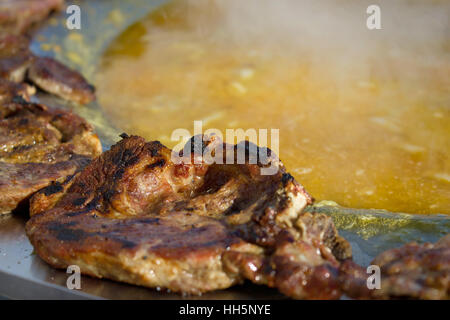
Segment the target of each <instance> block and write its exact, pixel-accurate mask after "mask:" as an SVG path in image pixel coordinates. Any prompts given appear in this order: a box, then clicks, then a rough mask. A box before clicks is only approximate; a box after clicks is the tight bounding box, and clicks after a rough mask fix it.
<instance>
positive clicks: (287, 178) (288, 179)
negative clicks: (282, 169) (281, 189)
mask: <svg viewBox="0 0 450 320" xmlns="http://www.w3.org/2000/svg"><path fill="white" fill-rule="evenodd" d="M294 180H295V179H294V177H293V176H291V175H290V174H289V173H283V175H282V176H281V182H282V183H283V186H286V185H287V184H288V183H289V182H292V181H294Z"/></svg>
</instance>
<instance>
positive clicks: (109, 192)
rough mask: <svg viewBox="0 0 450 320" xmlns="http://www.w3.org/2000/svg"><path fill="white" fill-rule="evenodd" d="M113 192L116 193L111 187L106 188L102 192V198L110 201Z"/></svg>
mask: <svg viewBox="0 0 450 320" xmlns="http://www.w3.org/2000/svg"><path fill="white" fill-rule="evenodd" d="M115 194H116V192H115V191H114V190H113V189H108V190H105V191H104V192H103V198H104V199H105V200H106V201H110V200H111V199H112V197H114V195H115Z"/></svg>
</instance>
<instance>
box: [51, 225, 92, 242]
mask: <svg viewBox="0 0 450 320" xmlns="http://www.w3.org/2000/svg"><path fill="white" fill-rule="evenodd" d="M76 224H77V222H75V221H74V222H69V223H59V222H52V223H50V224H49V226H48V229H49V230H50V231H51V232H52V233H53V234H54V235H55V237H56V239H58V240H61V241H82V240H84V239H86V238H87V237H89V236H90V235H91V233H89V232H86V231H84V230H81V229H72V228H70V227H73V226H75V225H76Z"/></svg>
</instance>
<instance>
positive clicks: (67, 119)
mask: <svg viewBox="0 0 450 320" xmlns="http://www.w3.org/2000/svg"><path fill="white" fill-rule="evenodd" d="M0 146H1V148H0V213H8V212H11V211H12V210H14V209H15V208H16V207H17V206H18V205H19V204H20V203H21V202H23V201H25V200H27V199H28V198H29V196H30V195H32V194H33V193H34V192H36V191H37V190H39V189H41V188H43V187H45V186H48V185H49V184H50V183H51V182H52V181H57V180H61V179H63V180H64V178H65V177H67V176H68V175H71V174H74V173H75V172H76V171H77V170H79V169H81V168H82V167H84V166H85V165H86V164H87V163H88V162H89V160H90V159H91V158H93V157H95V156H97V155H99V154H100V153H101V145H100V140H99V139H98V137H97V136H96V135H95V134H94V133H93V132H92V127H91V126H90V125H89V124H87V123H86V122H85V121H84V120H83V119H81V118H80V117H78V116H76V115H74V114H72V113H70V112H67V111H62V110H53V109H50V108H47V107H46V106H44V105H40V104H33V103H30V102H27V101H25V100H23V99H22V98H21V97H20V96H16V97H15V98H13V99H12V100H11V101H9V102H6V103H3V104H2V105H0Z"/></svg>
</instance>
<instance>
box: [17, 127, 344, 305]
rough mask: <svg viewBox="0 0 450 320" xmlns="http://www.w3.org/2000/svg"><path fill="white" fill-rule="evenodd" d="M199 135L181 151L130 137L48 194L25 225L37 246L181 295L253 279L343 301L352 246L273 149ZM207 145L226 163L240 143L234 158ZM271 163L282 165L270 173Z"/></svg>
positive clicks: (55, 258)
mask: <svg viewBox="0 0 450 320" xmlns="http://www.w3.org/2000/svg"><path fill="white" fill-rule="evenodd" d="M192 141H193V142H194V143H193V144H187V145H186V148H185V149H184V150H183V151H181V152H180V153H179V154H178V153H174V152H172V151H171V150H170V149H168V148H166V147H164V146H163V145H161V144H160V143H159V142H157V141H153V142H148V143H146V142H145V141H144V139H142V138H140V137H136V136H131V137H128V136H126V135H124V136H123V139H122V140H121V141H120V142H119V143H117V144H116V145H114V146H113V147H112V148H111V149H110V150H109V151H106V152H105V153H103V154H102V155H101V156H100V157H98V158H97V159H95V160H93V161H92V162H91V163H90V164H89V165H88V166H87V167H86V168H85V169H84V170H83V171H81V172H79V173H78V174H76V175H75V176H74V177H72V178H70V179H67V180H66V181H65V182H64V183H55V184H53V185H51V186H49V187H47V188H44V189H43V190H41V191H39V192H37V193H36V194H35V195H34V196H33V198H32V199H31V202H30V214H31V216H32V217H31V219H30V220H29V221H28V222H27V225H26V232H27V235H28V237H29V239H30V241H31V243H32V244H33V246H34V248H35V250H36V252H37V253H38V254H39V256H40V257H41V258H42V259H44V260H45V261H46V262H48V263H49V264H51V265H52V266H54V267H57V268H66V267H67V266H68V265H72V264H76V265H78V266H80V268H81V270H82V272H83V273H84V274H88V275H91V276H95V277H99V278H102V277H105V278H109V279H113V280H117V281H123V282H128V283H132V284H137V285H142V286H147V287H161V288H167V289H170V290H172V291H176V292H184V293H194V294H198V293H202V292H206V291H211V290H215V289H222V288H227V287H229V286H231V285H233V284H236V283H240V282H242V281H243V280H244V279H249V280H251V281H253V282H255V283H258V284H265V285H268V286H270V287H275V288H278V289H279V290H280V291H281V292H283V293H285V294H286V295H288V296H291V297H294V298H309V299H313V298H339V297H340V295H341V290H340V288H339V286H338V284H339V282H338V280H339V277H338V268H339V265H340V262H339V261H340V260H343V259H346V258H349V257H351V248H350V246H349V244H348V243H347V242H346V241H345V240H344V239H342V238H341V237H339V236H338V234H337V231H336V229H335V227H334V225H333V223H332V221H331V219H330V218H329V217H327V216H325V215H323V214H318V213H302V211H303V209H304V207H305V206H306V205H307V204H310V203H311V202H312V199H311V197H310V196H309V195H308V194H307V193H306V191H305V190H304V189H303V187H302V186H301V185H300V184H298V183H297V182H296V181H295V180H294V178H293V177H292V176H291V175H289V174H288V173H287V172H286V170H285V168H284V166H283V165H282V164H281V162H280V161H279V160H278V159H277V157H276V155H274V154H271V152H270V150H268V149H265V150H266V151H268V156H269V163H267V162H266V161H262V160H261V161H260V158H259V155H258V151H261V150H262V149H264V148H256V150H257V152H256V154H255V153H254V150H255V148H252V147H255V146H254V145H252V144H250V143H248V142H246V143H241V144H238V145H235V146H233V145H227V144H224V143H223V142H222V141H220V140H219V139H217V138H216V137H214V136H212V137H208V138H206V137H205V139H200V143H198V139H197V140H196V139H195V138H194V139H192ZM219 150H222V151H223V153H222V155H221V154H220V153H219ZM237 150H244V153H245V159H244V161H243V162H240V163H242V164H237V162H236V161H237V157H238V156H237V155H238V152H234V151H237ZM205 151H206V153H209V154H210V155H214V157H216V156H217V158H216V160H217V159H220V158H222V160H224V161H223V162H225V160H226V156H227V155H229V154H230V153H229V152H230V151H233V152H234V153H232V155H234V157H235V158H234V162H233V163H234V164H220V161H216V162H215V163H212V162H208V161H205V158H204V157H202V154H205ZM177 154H178V155H179V156H180V157H181V160H180V158H173V156H174V155H177ZM222 156H223V157H222ZM232 159H233V158H232ZM255 159H256V161H253V160H255ZM271 164H277V165H278V171H277V172H276V173H275V174H273V175H263V174H261V172H262V171H261V170H262V169H263V168H267V166H269V165H271Z"/></svg>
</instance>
